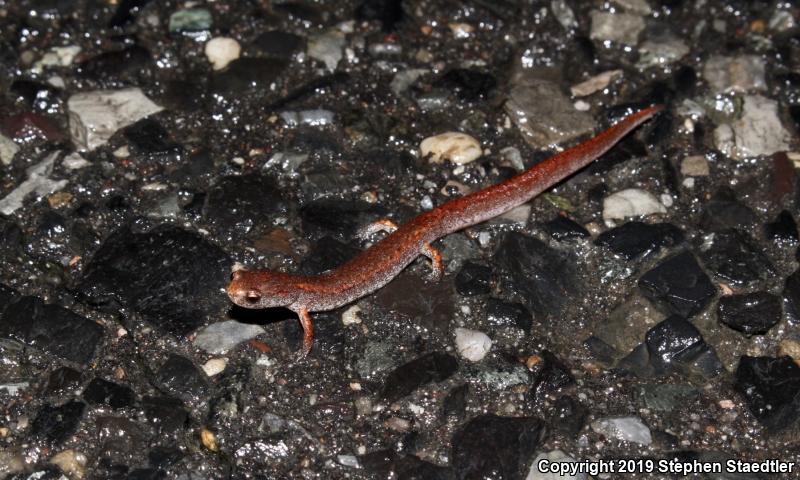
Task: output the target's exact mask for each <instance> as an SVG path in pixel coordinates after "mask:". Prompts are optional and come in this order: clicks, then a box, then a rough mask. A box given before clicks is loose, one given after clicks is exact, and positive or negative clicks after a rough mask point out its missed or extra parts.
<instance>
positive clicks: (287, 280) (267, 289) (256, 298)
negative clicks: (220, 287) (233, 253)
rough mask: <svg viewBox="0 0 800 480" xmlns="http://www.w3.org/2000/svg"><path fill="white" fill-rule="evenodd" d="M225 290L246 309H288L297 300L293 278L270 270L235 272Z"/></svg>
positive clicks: (233, 300) (234, 301)
mask: <svg viewBox="0 0 800 480" xmlns="http://www.w3.org/2000/svg"><path fill="white" fill-rule="evenodd" d="M225 290H226V292H227V294H228V297H229V298H230V299H231V301H232V302H233V303H235V304H236V305H239V306H240V307H244V308H270V307H286V306H288V305H290V304H291V303H292V302H293V301H294V299H295V298H296V294H295V293H294V289H293V288H292V277H291V276H290V275H287V274H284V273H278V272H271V271H268V270H235V271H234V272H233V273H231V281H230V283H229V284H228V287H227V288H226V289H225Z"/></svg>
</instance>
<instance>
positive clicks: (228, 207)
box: [203, 173, 287, 234]
mask: <svg viewBox="0 0 800 480" xmlns="http://www.w3.org/2000/svg"><path fill="white" fill-rule="evenodd" d="M286 209H287V205H286V202H285V201H284V199H283V195H282V193H281V191H280V190H279V189H278V186H277V185H276V184H275V182H274V181H273V180H272V179H271V178H270V177H268V176H266V175H260V174H256V173H251V174H248V175H232V176H227V177H221V178H220V179H219V180H218V181H217V182H216V183H215V184H214V185H213V186H211V188H210V189H209V191H208V195H207V196H206V200H205V204H204V205H203V217H204V218H206V219H207V220H208V221H210V222H212V224H213V225H214V226H216V227H217V228H218V229H220V230H223V231H226V232H232V233H240V234H242V233H247V232H249V231H250V229H252V228H253V226H255V225H257V224H264V223H267V222H268V221H269V219H270V218H272V217H275V216H277V215H281V214H283V213H285V212H286Z"/></svg>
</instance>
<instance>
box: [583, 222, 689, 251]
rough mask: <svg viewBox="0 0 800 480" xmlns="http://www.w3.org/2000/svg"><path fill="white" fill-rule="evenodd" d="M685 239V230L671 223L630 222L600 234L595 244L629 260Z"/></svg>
mask: <svg viewBox="0 0 800 480" xmlns="http://www.w3.org/2000/svg"><path fill="white" fill-rule="evenodd" d="M682 241H683V232H681V230H680V229H679V228H678V227H676V226H674V225H672V224H669V223H656V224H647V223H642V222H628V223H626V224H624V225H620V226H619V227H616V228H612V229H611V230H607V231H605V232H603V233H601V234H600V235H598V237H597V239H596V240H595V242H594V243H595V244H597V245H602V246H604V247H608V249H609V250H611V251H612V252H614V253H616V254H617V255H620V256H622V257H625V258H626V259H628V260H633V259H635V258H640V257H644V256H647V255H650V254H652V253H655V252H657V251H658V250H659V249H661V248H662V247H672V246H674V245H676V244H678V243H680V242H682Z"/></svg>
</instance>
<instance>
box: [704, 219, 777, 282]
mask: <svg viewBox="0 0 800 480" xmlns="http://www.w3.org/2000/svg"><path fill="white" fill-rule="evenodd" d="M708 237H709V239H710V242H706V243H705V244H704V246H703V252H702V253H701V255H700V256H701V258H702V260H703V263H704V264H705V266H706V267H707V268H708V269H709V270H710V271H711V272H712V273H713V274H714V275H715V276H716V277H719V278H721V279H722V280H724V281H725V282H728V283H731V284H734V285H740V286H744V285H750V284H752V283H755V282H758V281H763V280H766V279H767V278H769V276H771V275H774V274H775V267H774V266H773V265H772V262H771V261H770V259H769V257H767V255H766V254H765V253H764V252H763V250H762V249H761V248H759V247H758V246H757V245H755V243H754V242H753V241H752V240H750V239H749V238H748V237H747V236H745V235H744V234H742V233H740V232H739V231H738V230H734V229H730V230H723V231H720V232H717V233H713V234H710V235H709V236H708Z"/></svg>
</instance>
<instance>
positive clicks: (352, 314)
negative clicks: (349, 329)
mask: <svg viewBox="0 0 800 480" xmlns="http://www.w3.org/2000/svg"><path fill="white" fill-rule="evenodd" d="M359 313H361V308H360V307H359V306H358V305H353V306H352V307H349V308H348V309H347V310H345V311H344V313H342V323H343V324H345V325H358V324H359V323H361V317H359Z"/></svg>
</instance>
